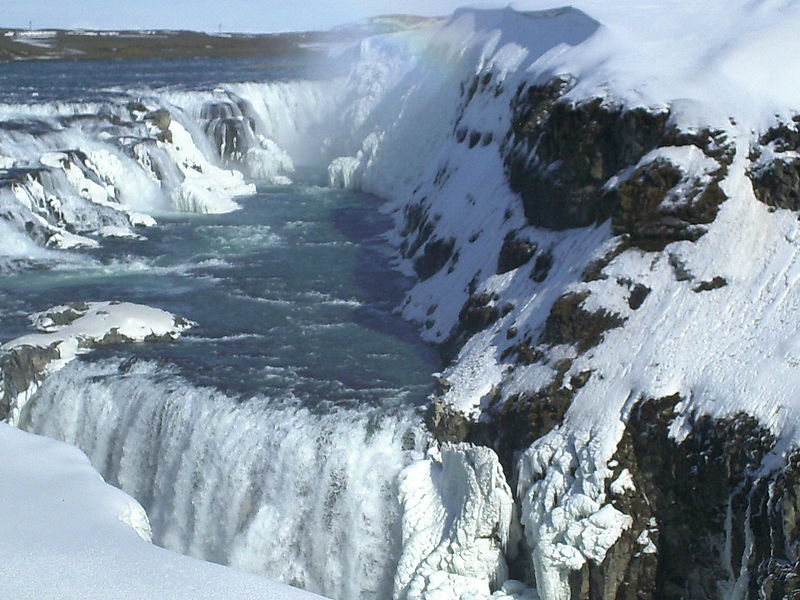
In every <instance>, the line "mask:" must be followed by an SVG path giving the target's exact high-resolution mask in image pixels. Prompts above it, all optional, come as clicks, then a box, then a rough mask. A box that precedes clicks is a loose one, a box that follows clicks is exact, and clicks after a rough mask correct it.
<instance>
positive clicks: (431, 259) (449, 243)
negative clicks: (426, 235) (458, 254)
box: [414, 238, 455, 281]
mask: <svg viewBox="0 0 800 600" xmlns="http://www.w3.org/2000/svg"><path fill="white" fill-rule="evenodd" d="M454 246H455V240H453V239H452V238H450V239H446V240H445V239H435V240H431V241H430V242H428V243H427V244H425V248H423V250H422V255H421V256H418V257H417V259H416V260H415V261H414V270H415V271H416V272H417V276H418V277H419V278H420V279H421V280H423V281H424V280H426V279H429V278H431V277H433V275H435V274H436V273H438V272H439V271H441V270H442V268H444V266H445V265H446V264H447V261H449V260H450V259H451V258H452V257H453V247H454Z"/></svg>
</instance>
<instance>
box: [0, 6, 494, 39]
mask: <svg viewBox="0 0 800 600" xmlns="http://www.w3.org/2000/svg"><path fill="white" fill-rule="evenodd" d="M464 4H473V5H474V2H470V0H0V8H2V10H0V27H22V28H27V27H28V25H29V23H30V24H32V26H33V28H34V29H44V28H63V29H70V28H85V29H193V30H199V31H217V30H218V29H220V28H221V29H222V31H241V32H272V31H307V30H321V29H329V28H331V27H334V26H336V25H342V24H345V23H352V22H353V21H357V20H359V19H363V18H365V17H369V16H374V15H380V14H394V13H402V14H419V15H445V14H450V13H451V12H453V10H454V9H455V8H457V7H458V6H461V5H464ZM484 4H486V3H484ZM489 4H492V2H491V0H490V2H489ZM503 4H504V3H503V2H502V1H497V2H494V5H495V6H501V5H503Z"/></svg>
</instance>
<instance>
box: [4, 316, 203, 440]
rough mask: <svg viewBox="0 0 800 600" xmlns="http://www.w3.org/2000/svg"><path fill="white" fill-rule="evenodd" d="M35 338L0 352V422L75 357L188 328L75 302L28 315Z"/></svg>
mask: <svg viewBox="0 0 800 600" xmlns="http://www.w3.org/2000/svg"><path fill="white" fill-rule="evenodd" d="M30 318H31V321H32V323H33V326H34V328H35V329H36V330H37V333H31V334H29V335H25V336H22V337H19V338H17V339H15V340H11V341H10V342H7V343H6V344H4V345H3V346H2V347H0V382H1V383H2V388H0V389H2V396H0V417H3V418H5V420H6V421H7V422H8V423H10V424H12V425H15V424H16V423H18V421H19V417H20V413H21V411H22V409H23V407H24V406H25V403H26V402H27V401H28V399H29V398H30V397H31V396H32V395H33V393H34V392H35V391H36V389H37V388H38V386H39V384H40V383H41V381H42V380H43V379H44V377H45V376H46V375H47V374H48V373H52V372H53V371H56V370H58V369H60V368H61V367H63V366H64V365H65V364H67V363H68V362H69V361H71V360H73V359H74V358H75V357H76V356H77V355H78V354H81V353H83V352H87V351H89V350H91V349H92V348H96V347H98V346H103V345H109V344H121V343H135V342H151V341H171V340H175V339H177V338H178V337H179V336H180V335H181V333H182V332H183V331H184V330H186V329H188V328H189V327H191V326H192V325H193V323H192V322H191V321H188V320H186V319H184V318H182V317H176V316H175V315H173V314H171V313H168V312H166V311H164V310H161V309H158V308H152V307H150V306H144V305H141V304H131V303H129V302H114V301H112V302H74V303H72V304H67V305H62V306H56V307H53V308H50V309H48V310H46V311H43V312H40V313H35V314H33V315H31V317H30Z"/></svg>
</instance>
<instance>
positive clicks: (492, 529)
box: [395, 444, 537, 600]
mask: <svg viewBox="0 0 800 600" xmlns="http://www.w3.org/2000/svg"><path fill="white" fill-rule="evenodd" d="M400 501H401V503H402V506H403V521H402V527H403V553H402V555H401V557H400V561H399V564H398V566H397V574H396V576H395V598H396V599H397V600H452V599H453V598H464V599H467V598H470V599H478V598H486V597H488V596H490V595H492V596H493V597H495V598H516V599H520V600H522V599H524V600H528V599H533V598H536V597H537V596H536V592H535V591H534V590H532V589H527V588H526V587H525V586H524V584H522V583H520V582H518V581H512V580H508V565H507V564H506V556H511V557H512V558H513V554H514V549H515V548H516V546H517V543H518V542H519V537H520V533H521V532H520V527H519V522H518V520H517V515H516V508H515V505H514V499H513V497H512V494H511V489H510V488H509V486H508V484H507V483H506V478H505V476H504V474H503V469H502V467H501V466H500V461H499V460H498V458H497V455H496V454H495V453H494V451H492V450H491V449H489V448H485V447H481V446H473V445H471V444H444V445H443V446H442V448H441V451H438V450H432V451H431V454H430V455H429V456H428V458H426V459H424V460H419V461H416V462H414V463H412V464H410V465H409V466H408V467H406V468H405V469H404V470H403V471H402V473H401V474H400ZM503 582H505V583H503ZM500 584H503V585H500ZM494 588H499V589H498V591H497V592H495V593H494V594H492V591H491V590H492V589H494Z"/></svg>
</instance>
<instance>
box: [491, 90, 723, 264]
mask: <svg viewBox="0 0 800 600" xmlns="http://www.w3.org/2000/svg"><path fill="white" fill-rule="evenodd" d="M569 87H570V83H569V82H568V81H566V80H563V79H553V80H551V81H550V82H548V83H546V84H544V85H538V86H531V87H528V88H520V90H519V91H518V92H517V95H516V97H515V100H514V106H513V110H514V121H513V126H512V130H511V132H510V133H509V136H508V138H507V139H506V141H505V144H504V145H503V153H504V157H505V166H506V173H507V176H508V179H509V183H510V185H511V188H512V189H513V190H514V191H516V192H517V193H519V194H520V196H521V197H522V202H523V207H524V210H525V216H526V217H527V219H528V222H529V223H530V224H532V225H537V226H541V227H547V228H549V229H556V230H560V229H569V228H573V227H585V226H587V225H592V224H594V223H600V222H603V221H606V220H607V219H609V218H612V225H613V229H614V233H616V234H629V235H630V241H631V242H632V243H633V244H634V245H637V246H639V247H641V248H643V249H645V250H660V249H661V248H663V247H664V246H665V245H666V244H668V243H670V242H673V241H678V240H695V239H697V238H698V237H700V236H701V235H702V234H703V233H704V232H705V230H704V229H703V228H702V227H700V225H703V224H707V223H710V222H711V221H713V220H714V218H715V217H716V215H717V210H718V208H719V205H720V204H721V203H722V202H723V201H724V200H725V199H726V198H725V195H724V193H723V192H722V190H721V188H720V187H719V182H720V181H721V180H722V179H723V178H724V177H725V176H726V175H727V167H728V166H729V165H730V163H731V161H732V160H733V155H734V149H733V147H732V146H731V145H730V144H728V143H727V140H726V139H725V137H724V135H723V134H722V133H721V132H719V131H711V130H707V129H704V130H697V131H682V130H678V129H676V128H675V127H674V126H671V125H670V124H669V113H668V112H667V111H648V110H645V109H642V108H633V109H627V108H623V107H621V106H618V105H615V104H612V103H607V102H604V101H603V100H601V99H599V98H597V99H594V100H590V101H587V102H581V103H575V102H569V101H564V100H563V99H561V97H562V96H563V94H564V93H565V92H566V91H568V89H569ZM673 146H675V147H686V146H695V147H696V148H698V149H699V150H701V151H702V152H703V154H704V155H705V156H707V157H709V158H711V159H713V160H714V161H715V162H716V163H717V165H718V168H716V169H715V170H713V171H712V172H711V173H709V174H708V177H706V178H703V179H697V178H696V177H693V176H691V175H689V174H686V173H684V172H683V171H682V170H681V169H680V167H679V166H677V165H675V164H672V163H671V162H670V161H669V160H667V159H665V158H658V159H655V160H652V161H649V162H647V163H646V164H644V165H641V166H639V167H638V168H636V170H635V171H634V172H633V173H632V174H629V173H628V170H630V169H633V168H634V167H636V165H637V164H639V163H640V161H641V160H642V159H643V157H644V156H645V155H646V154H647V153H648V152H650V151H652V150H655V149H657V148H660V147H673ZM613 177H616V178H617V179H618V180H620V181H621V182H622V183H620V184H615V183H614V182H613V180H612V178H613Z"/></svg>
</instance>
